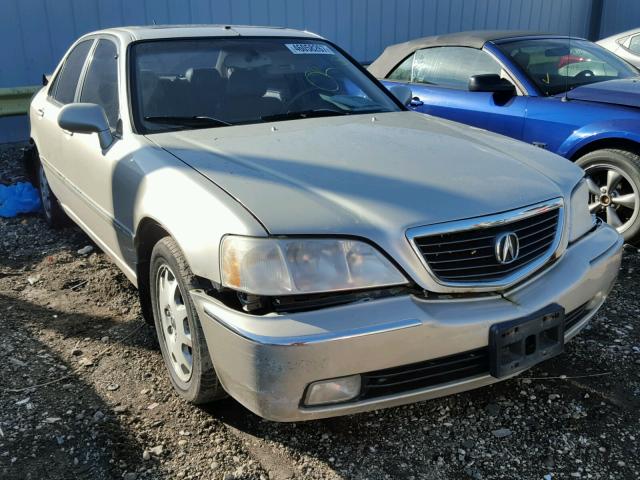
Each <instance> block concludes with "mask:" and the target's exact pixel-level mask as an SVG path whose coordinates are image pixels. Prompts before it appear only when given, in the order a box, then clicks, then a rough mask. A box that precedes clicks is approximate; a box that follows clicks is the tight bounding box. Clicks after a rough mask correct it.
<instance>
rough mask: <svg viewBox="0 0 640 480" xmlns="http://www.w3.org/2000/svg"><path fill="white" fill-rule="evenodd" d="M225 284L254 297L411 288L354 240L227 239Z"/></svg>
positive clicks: (223, 262)
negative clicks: (405, 286)
mask: <svg viewBox="0 0 640 480" xmlns="http://www.w3.org/2000/svg"><path fill="white" fill-rule="evenodd" d="M220 263H221V270H222V272H221V273H222V284H223V285H224V286H226V287H229V288H233V289H235V290H239V291H242V292H246V293H251V294H255V295H270V296H276V295H296V294H301V293H320V292H332V291H340V290H354V289H361V288H371V287H386V286H391V285H400V284H405V283H407V279H406V278H405V277H404V276H403V275H402V274H401V273H400V272H399V271H398V270H397V269H396V268H395V267H394V266H393V265H392V264H391V262H390V261H389V260H387V259H386V258H385V257H384V256H383V255H382V254H381V253H380V252H379V251H377V250H376V249H375V248H373V247H371V246H370V245H368V244H366V243H363V242H358V241H355V240H340V239H277V238H254V237H239V236H233V235H229V236H226V237H225V238H224V239H223V241H222V245H221V252H220Z"/></svg>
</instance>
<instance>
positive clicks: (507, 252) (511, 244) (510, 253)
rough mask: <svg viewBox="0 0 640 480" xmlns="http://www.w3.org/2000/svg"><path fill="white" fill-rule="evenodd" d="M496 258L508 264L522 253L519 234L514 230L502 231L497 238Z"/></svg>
mask: <svg viewBox="0 0 640 480" xmlns="http://www.w3.org/2000/svg"><path fill="white" fill-rule="evenodd" d="M495 253H496V260H498V262H499V263H501V264H503V265H506V264H508V263H511V262H513V261H515V260H516V259H517V258H518V254H519V253H520V242H519V241H518V236H517V235H516V234H515V233H513V232H505V233H501V234H500V235H498V236H497V237H496V240H495Z"/></svg>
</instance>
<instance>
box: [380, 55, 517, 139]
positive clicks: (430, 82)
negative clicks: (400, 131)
mask: <svg viewBox="0 0 640 480" xmlns="http://www.w3.org/2000/svg"><path fill="white" fill-rule="evenodd" d="M480 74H497V75H501V76H502V77H504V78H507V79H508V80H510V81H511V79H510V78H509V76H508V73H507V72H506V71H505V70H504V69H503V68H502V66H501V65H500V63H498V61H497V60H495V59H494V58H493V57H492V56H491V55H490V54H489V53H487V52H485V51H484V50H478V49H475V48H467V47H432V48H425V49H421V50H418V51H416V52H415V53H414V54H413V55H411V56H410V57H408V58H407V59H405V61H404V62H403V63H402V64H400V65H399V66H398V67H396V69H395V70H394V71H392V72H391V74H390V75H389V76H388V78H387V81H385V83H387V84H388V85H390V83H389V82H396V81H400V82H403V83H404V82H407V83H409V84H410V87H411V90H412V92H413V97H414V98H413V101H412V104H411V108H413V109H414V110H416V111H419V112H422V113H428V114H431V115H435V116H438V117H443V118H447V119H449V120H453V121H456V122H462V123H466V124H468V125H473V126H476V127H480V128H485V129H487V130H491V131H494V132H497V133H501V134H503V135H508V136H510V137H513V138H517V139H520V138H521V137H522V129H523V125H524V116H525V111H526V104H527V97H525V96H523V95H521V94H520V92H518V95H516V96H514V97H511V98H507V99H505V98H502V97H500V96H496V95H494V94H493V93H490V92H470V91H469V90H468V83H469V77H470V76H472V75H480Z"/></svg>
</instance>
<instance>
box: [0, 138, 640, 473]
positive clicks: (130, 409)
mask: <svg viewBox="0 0 640 480" xmlns="http://www.w3.org/2000/svg"><path fill="white" fill-rule="evenodd" d="M20 155H21V154H20V149H19V148H18V147H12V148H6V147H5V148H2V149H0V181H2V180H4V181H9V180H15V179H16V178H17V177H19V175H20V174H21V170H20V169H21V167H20ZM87 246H92V244H91V242H90V241H89V240H88V238H87V237H86V236H85V235H84V234H83V233H82V232H81V231H80V230H79V229H78V228H75V227H69V228H67V229H65V230H62V231H52V230H49V229H48V228H47V226H46V225H45V223H44V222H43V221H42V220H41V219H40V218H39V217H38V216H24V217H21V218H17V219H0V332H1V334H0V365H2V366H1V368H0V478H2V479H24V478H28V479H45V478H51V479H74V478H83V479H84V478H86V479H120V478H124V479H126V480H132V479H136V478H137V479H151V478H154V479H155V478H158V479H160V478H162V479H164V478H172V479H173V478H193V479H210V478H213V479H227V480H228V479H266V478H272V479H285V478H371V479H386V478H388V479H395V478H403V479H465V478H470V479H494V478H508V479H513V478H522V479H543V478H544V479H549V478H554V479H558V478H593V479H600V478H607V479H609V478H611V479H620V478H629V479H637V478H640V456H639V446H640V409H639V407H640V320H639V319H638V313H639V312H640V299H639V298H638V288H637V286H638V282H639V280H640V255H639V254H638V252H637V251H636V250H635V249H627V251H626V255H625V259H624V264H623V268H622V271H621V274H620V279H619V282H618V285H617V287H616V288H615V290H614V292H613V294H612V296H611V297H610V299H609V300H608V302H607V304H606V306H605V307H604V309H603V310H602V311H601V312H600V313H599V315H598V316H597V317H596V318H595V319H594V321H593V322H592V324H591V326H590V327H589V328H588V329H587V330H585V331H584V332H583V333H582V335H580V336H579V338H578V339H576V340H575V341H573V342H572V343H571V344H570V345H568V348H567V350H568V351H567V352H566V353H565V354H564V355H563V356H561V357H560V358H557V359H555V360H552V361H550V362H547V363H545V364H543V365H542V366H540V367H539V368H535V369H534V370H532V371H531V372H528V373H527V374H525V375H524V376H523V378H519V379H517V380H511V381H507V382H503V383H501V384H498V385H495V386H493V387H488V388H483V389H480V390H476V391H473V392H468V393H465V394H461V395H456V396H454V397H450V398H444V399H441V400H435V401H430V402H425V403H420V404H416V405H410V406H407V407H401V408H395V409H390V410H385V411H379V412H373V413H369V414H362V415H356V416H350V417H344V418H337V419H330V420H324V421H318V422H308V423H298V424H278V423H271V422H267V421H263V420H261V419H260V418H258V417H256V416H254V415H253V414H251V413H249V412H248V411H246V410H245V409H243V408H242V407H241V406H240V405H238V404H237V403H235V402H234V401H233V400H226V401H224V402H222V403H219V404H215V405H211V406H208V407H206V408H196V407H193V406H191V405H188V404H186V403H184V402H182V401H181V400H180V399H179V398H178V397H177V396H176V395H175V394H174V393H173V391H172V389H171V386H170V384H169V381H168V379H167V377H166V375H165V372H164V366H163V364H162V359H161V358H160V354H159V351H158V349H157V343H156V339H155V333H154V331H153V329H152V328H151V327H149V326H147V325H146V324H145V323H144V322H143V321H142V320H141V318H140V310H139V306H138V303H137V297H136V292H135V290H134V289H133V288H132V287H131V286H130V285H129V284H128V283H127V280H126V279H125V277H124V275H122V274H121V273H120V272H119V271H118V270H117V269H116V267H115V266H114V265H113V264H112V263H111V262H110V261H109V259H108V258H107V257H106V256H105V255H104V254H103V253H101V252H100V251H98V250H97V249H96V248H95V246H93V247H92V251H91V252H88V253H87V252H86V251H83V250H82V249H84V247H87ZM85 250H90V249H85ZM79 251H80V253H79Z"/></svg>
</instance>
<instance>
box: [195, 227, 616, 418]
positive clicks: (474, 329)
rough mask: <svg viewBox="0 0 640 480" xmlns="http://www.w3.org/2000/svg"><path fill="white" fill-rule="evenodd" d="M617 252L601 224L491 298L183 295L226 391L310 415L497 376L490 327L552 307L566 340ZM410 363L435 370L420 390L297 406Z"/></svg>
mask: <svg viewBox="0 0 640 480" xmlns="http://www.w3.org/2000/svg"><path fill="white" fill-rule="evenodd" d="M621 252H622V239H621V237H620V236H619V235H618V234H617V233H616V232H615V231H614V230H613V229H611V228H610V227H608V226H606V225H601V226H599V227H598V228H597V229H596V230H595V231H593V232H591V233H590V234H588V235H586V236H585V237H583V238H582V239H581V240H579V241H578V242H576V243H575V244H573V245H571V246H570V247H569V248H568V249H567V251H566V252H565V253H564V255H563V256H562V257H561V258H560V259H559V260H558V261H556V263H554V264H553V265H552V266H550V267H548V268H547V269H546V270H544V271H543V272H542V273H540V274H538V275H537V276H536V277H534V278H532V279H530V280H528V281H527V282H526V283H525V284H522V285H520V286H518V287H516V288H514V289H512V290H510V291H508V292H505V293H504V294H503V295H496V296H492V297H479V298H459V299H449V300H425V299H423V298H418V297H415V296H411V295H404V296H399V297H391V298H384V299H379V300H374V301H370V302H361V303H354V304H348V305H343V306H337V307H331V308H324V309H320V310H316V311H310V312H303V313H292V314H270V315H264V316H257V315H251V314H248V313H243V312H239V311H237V310H234V309H231V308H229V307H227V306H225V305H223V304H222V303H220V302H219V301H217V300H215V299H213V298H211V297H210V296H208V295H206V294H205V293H204V292H202V291H199V290H195V291H192V292H191V293H192V297H193V299H194V302H195V304H196V307H197V310H198V314H199V316H200V320H201V324H202V327H203V330H204V333H205V337H206V341H207V345H208V348H209V352H210V354H211V358H212V360H213V363H214V365H215V369H216V373H217V375H218V377H219V379H220V381H221V383H222V385H223V386H224V388H225V389H226V391H227V392H228V393H229V394H230V395H231V396H232V397H234V398H235V399H236V400H237V401H239V402H240V403H241V404H243V405H244V406H245V407H247V408H248V409H249V410H251V411H253V412H254V413H256V414H258V415H260V416H262V417H264V418H267V419H270V420H275V421H299V420H310V419H317V418H324V417H331V416H336V415H345V414H351V413H357V412H363V411H367V410H373V409H377V408H383V407H391V406H396V405H402V404H406V403H411V402H416V401H420V400H426V399H430V398H436V397H441V396H445V395H449V394H453V393H457V392H461V391H465V390H470V389H473V388H477V387H481V386H484V385H488V384H490V383H493V382H496V381H498V379H496V378H494V377H492V376H491V375H490V374H489V372H488V369H484V365H485V364H484V363H483V362H484V361H485V360H484V357H483V355H484V353H483V352H486V350H487V346H488V338H489V329H490V327H491V325H493V324H496V323H500V322H507V321H510V320H514V319H519V318H523V317H526V316H528V315H531V314H532V313H533V312H537V311H539V310H541V309H543V308H545V307H547V306H549V305H551V304H558V305H560V306H562V307H564V309H565V312H567V322H570V323H567V329H566V331H565V339H567V340H568V339H570V338H572V337H573V336H574V335H576V334H577V333H578V332H579V331H580V330H581V329H582V328H583V327H584V326H585V325H586V324H587V322H588V321H589V319H590V318H591V317H593V315H595V313H596V311H597V310H598V308H599V307H600V306H601V305H602V303H603V302H604V300H605V298H606V296H607V294H608V293H609V291H610V289H611V287H612V286H613V283H614V281H615V278H616V275H617V273H618V269H619V265H620V261H621V255H622V253H621ZM442 358H444V359H445V360H446V361H444V363H442V362H440V359H442ZM460 359H463V360H460ZM457 361H464V362H467V363H469V362H472V361H473V362H476V363H475V364H474V365H475V367H474V368H470V369H468V370H467V371H468V372H469V375H468V376H463V377H461V376H460V375H457V376H456V375H446V372H444V370H442V369H443V368H444V367H443V365H445V364H446V365H449V364H452V362H453V363H455V362H457ZM425 362H426V363H425ZM430 362H431V363H430ZM438 362H440V363H438ZM414 364H417V365H421V366H422V367H421V368H427V369H431V370H429V371H438V372H444V373H443V374H442V375H440V376H438V375H436V376H435V377H433V378H435V381H436V383H431V384H429V385H427V386H425V385H424V384H420V383H415V382H414V383H412V382H405V383H404V384H403V385H405V386H406V388H405V389H402V388H400V389H397V388H395V387H394V388H395V389H394V388H388V389H386V390H378V391H382V392H384V393H383V394H376V395H373V394H372V393H371V390H366V391H365V387H364V386H363V391H362V393H361V395H360V396H358V397H356V398H355V399H353V400H350V401H347V402H344V403H336V404H331V405H324V406H314V407H309V406H305V405H304V396H305V392H306V391H307V388H308V386H309V385H310V384H312V383H313V382H316V381H319V380H325V379H331V378H338V377H345V376H350V375H354V374H355V375H358V374H359V375H362V378H363V379H365V378H371V379H375V380H376V381H380V378H382V377H384V375H387V376H388V375H390V374H387V373H384V372H391V373H392V374H397V372H400V374H399V375H400V376H401V377H402V378H406V375H405V374H404V373H403V371H402V367H403V366H410V365H411V366H413V365H414ZM424 365H426V367H424ZM434 369H435V370H434ZM411 371H412V370H411V369H409V370H408V372H411ZM372 372H373V373H372ZM379 372H383V374H384V375H383V374H379ZM438 381H439V383H438ZM363 385H364V383H363Z"/></svg>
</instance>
